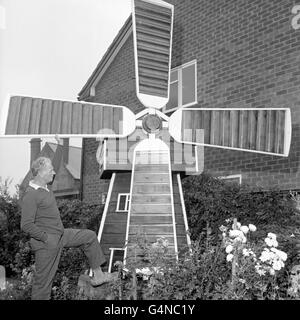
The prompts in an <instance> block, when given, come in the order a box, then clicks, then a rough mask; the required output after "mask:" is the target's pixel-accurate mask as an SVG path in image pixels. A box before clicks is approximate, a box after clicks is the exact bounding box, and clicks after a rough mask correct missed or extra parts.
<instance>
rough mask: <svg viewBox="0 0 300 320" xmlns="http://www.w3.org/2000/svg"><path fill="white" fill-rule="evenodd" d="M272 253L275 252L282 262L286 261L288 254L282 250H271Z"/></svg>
mask: <svg viewBox="0 0 300 320" xmlns="http://www.w3.org/2000/svg"><path fill="white" fill-rule="evenodd" d="M271 251H273V252H274V253H275V254H276V255H277V256H278V257H279V258H280V259H281V260H283V261H286V259H287V254H286V253H285V252H283V251H281V250H278V249H276V248H271Z"/></svg>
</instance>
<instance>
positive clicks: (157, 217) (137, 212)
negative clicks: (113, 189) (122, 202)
mask: <svg viewBox="0 0 300 320" xmlns="http://www.w3.org/2000/svg"><path fill="white" fill-rule="evenodd" d="M172 189H173V188H172V181H171V172H170V153H169V150H168V149H167V150H163V151H149V150H147V151H135V162H134V166H133V173H132V187H131V194H130V199H131V205H130V210H129V216H128V226H127V234H126V243H127V249H126V250H125V260H126V259H127V261H131V260H130V257H133V256H134V255H137V256H138V255H139V254H140V255H142V253H143V252H142V250H140V249H138V248H136V247H135V249H134V250H133V248H134V244H136V236H137V234H138V233H140V234H144V235H145V237H146V239H147V242H148V243H155V242H156V241H157V239H158V238H160V237H164V238H165V239H167V240H168V254H169V253H170V255H171V256H172V257H174V256H175V257H176V255H177V239H176V228H175V214H174V206H173V190H172ZM125 263H126V262H125Z"/></svg>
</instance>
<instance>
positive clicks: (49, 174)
mask: <svg viewBox="0 0 300 320" xmlns="http://www.w3.org/2000/svg"><path fill="white" fill-rule="evenodd" d="M54 175H55V171H54V170H53V166H52V163H51V162H49V163H47V164H46V165H45V167H44V168H43V169H42V170H41V171H40V176H41V177H42V178H43V179H44V181H45V183H49V182H52V180H53V176H54Z"/></svg>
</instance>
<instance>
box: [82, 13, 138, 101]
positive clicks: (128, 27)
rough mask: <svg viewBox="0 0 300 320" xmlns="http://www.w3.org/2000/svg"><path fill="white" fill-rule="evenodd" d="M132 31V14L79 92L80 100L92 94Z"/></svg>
mask: <svg viewBox="0 0 300 320" xmlns="http://www.w3.org/2000/svg"><path fill="white" fill-rule="evenodd" d="M131 32H132V16H131V14H130V16H129V17H128V18H127V20H126V21H125V23H124V25H123V27H122V28H121V29H120V31H119V32H118V34H117V35H116V37H115V38H114V40H113V42H112V43H111V45H110V46H109V47H108V49H107V51H106V52H105V54H104V56H103V57H102V59H101V60H100V62H99V63H98V65H97V67H96V68H95V70H94V71H93V73H92V74H91V76H90V77H89V79H88V80H87V82H86V84H85V85H84V86H83V88H82V89H81V91H80V92H79V93H78V100H84V99H86V98H88V97H90V96H91V89H92V88H94V87H95V85H96V84H97V83H98V82H99V80H100V79H101V77H102V75H103V74H104V73H105V71H106V70H107V68H108V67H109V65H110V64H111V62H112V61H113V60H114V58H115V56H116V55H117V54H118V52H119V50H120V49H121V48H122V46H123V44H124V43H125V42H126V40H127V39H128V37H129V35H130V34H131Z"/></svg>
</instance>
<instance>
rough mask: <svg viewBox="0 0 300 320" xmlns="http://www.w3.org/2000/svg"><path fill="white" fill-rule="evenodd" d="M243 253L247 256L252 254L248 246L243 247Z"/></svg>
mask: <svg viewBox="0 0 300 320" xmlns="http://www.w3.org/2000/svg"><path fill="white" fill-rule="evenodd" d="M243 255H244V256H245V257H249V256H250V252H249V250H248V249H246V248H244V249H243Z"/></svg>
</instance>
